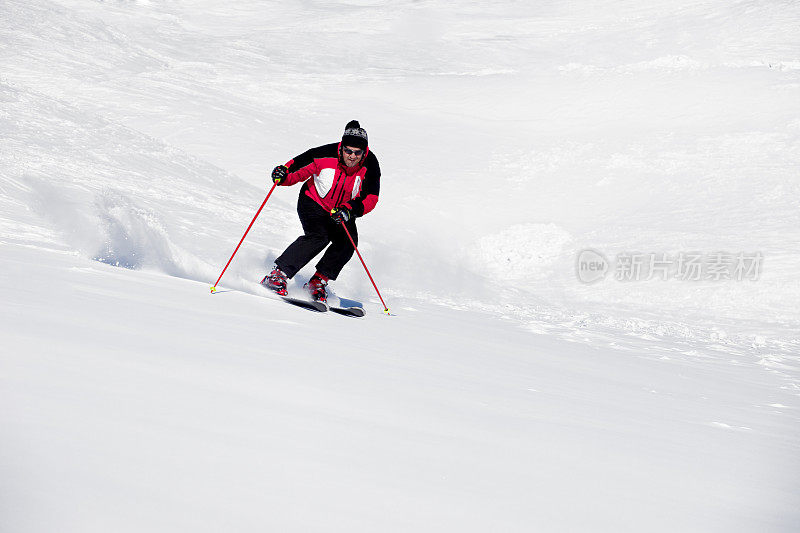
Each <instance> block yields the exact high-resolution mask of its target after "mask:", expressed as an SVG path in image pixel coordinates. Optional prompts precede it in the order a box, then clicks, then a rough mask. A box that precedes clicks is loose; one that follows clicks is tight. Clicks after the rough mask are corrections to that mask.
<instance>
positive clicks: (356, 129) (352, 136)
mask: <svg viewBox="0 0 800 533" xmlns="http://www.w3.org/2000/svg"><path fill="white" fill-rule="evenodd" d="M368 144H369V141H368V139H367V130H365V129H364V128H362V127H361V124H359V123H358V121H357V120H351V121H350V122H348V123H347V126H345V127H344V135H342V146H353V147H355V148H361V149H362V150H366V149H367V145H368Z"/></svg>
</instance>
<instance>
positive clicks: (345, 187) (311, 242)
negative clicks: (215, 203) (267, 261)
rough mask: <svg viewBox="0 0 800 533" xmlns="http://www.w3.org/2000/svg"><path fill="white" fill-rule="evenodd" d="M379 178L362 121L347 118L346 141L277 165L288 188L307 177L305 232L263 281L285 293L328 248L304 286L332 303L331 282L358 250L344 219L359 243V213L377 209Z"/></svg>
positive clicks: (275, 177)
mask: <svg viewBox="0 0 800 533" xmlns="http://www.w3.org/2000/svg"><path fill="white" fill-rule="evenodd" d="M380 178H381V170H380V166H379V165H378V158H377V157H375V154H373V153H372V152H371V151H370V150H369V143H368V139H367V132H366V130H364V128H362V127H361V125H360V124H359V123H358V121H357V120H351V121H350V122H348V123H347V126H345V129H344V134H343V135H342V140H341V142H338V143H332V144H326V145H323V146H318V147H316V148H311V149H310V150H308V151H306V152H304V153H302V154H300V155H298V156H297V157H295V158H294V159H292V160H290V161H289V162H288V163H286V164H285V165H278V166H277V167H275V168H274V169H273V170H272V181H273V182H274V183H275V184H277V185H280V186H284V187H287V186H291V185H295V184H297V183H300V182H304V183H303V186H302V188H301V189H300V196H299V198H298V200H297V214H298V215H299V216H300V223H301V224H302V225H303V232H304V234H303V235H301V236H300V237H298V238H297V240H295V241H294V242H293V243H292V244H290V245H289V247H288V248H286V250H284V252H283V253H282V254H281V255H280V256H279V257H278V258H277V259H275V266H274V268H273V270H272V272H270V273H269V274H267V275H266V276H264V279H263V280H261V284H262V285H264V286H265V287H267V288H268V289H271V290H273V291H274V292H276V293H277V294H279V295H281V296H286V295H287V294H288V292H287V289H286V286H287V280H288V279H291V278H293V277H294V275H295V274H297V272H298V271H299V270H300V269H301V268H303V267H304V266H305V265H306V264H307V263H308V262H309V261H311V259H313V258H314V257H315V256H316V255H317V254H319V253H320V252H321V251H322V250H324V249H325V248H326V247H327V248H328V249H327V250H326V251H325V253H324V254H323V256H322V258H321V259H320V261H319V262H318V263H317V265H316V269H317V271H316V272H315V273H314V275H313V276H312V277H311V279H310V280H309V281H308V283H307V284H306V285H305V287H306V288H307V289H308V291H309V292H310V294H311V297H312V298H313V299H314V300H315V301H318V302H322V303H325V304H326V305H327V300H328V295H327V290H326V286H327V284H328V282H329V281H332V280H335V279H336V277H337V276H338V275H339V272H341V270H342V268H343V267H344V265H345V264H347V262H348V261H349V260H350V258H351V257H352V256H353V252H354V248H353V244H351V243H350V240H349V239H348V237H347V233H346V232H345V230H344V228H343V227H342V224H344V225H345V226H347V229H348V230H349V231H350V235H351V236H352V237H353V241H354V242H355V244H356V245H357V244H358V231H357V229H356V218H358V217H362V216H364V215H366V214H367V213H369V212H370V211H372V210H373V209H374V208H375V204H376V203H377V202H378V192H379V190H380ZM329 245H330V246H329Z"/></svg>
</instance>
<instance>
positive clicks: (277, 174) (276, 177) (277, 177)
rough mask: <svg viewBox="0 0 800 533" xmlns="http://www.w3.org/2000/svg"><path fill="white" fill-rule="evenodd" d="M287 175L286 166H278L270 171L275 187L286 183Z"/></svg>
mask: <svg viewBox="0 0 800 533" xmlns="http://www.w3.org/2000/svg"><path fill="white" fill-rule="evenodd" d="M288 175H289V169H288V168H286V165H278V166H277V167H275V168H273V169H272V181H273V183H275V185H280V184H281V183H283V182H284V181H286V176H288Z"/></svg>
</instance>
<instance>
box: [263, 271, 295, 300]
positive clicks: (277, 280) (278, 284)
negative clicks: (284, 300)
mask: <svg viewBox="0 0 800 533" xmlns="http://www.w3.org/2000/svg"><path fill="white" fill-rule="evenodd" d="M287 279H288V278H287V277H286V274H284V273H283V271H282V270H281V269H280V268H278V267H277V266H276V267H275V268H273V269H272V272H270V273H269V274H267V275H266V276H264V279H262V280H261V285H263V286H264V287H266V288H268V289H269V290H271V291H272V292H274V293H275V294H277V295H278V296H286V295H288V294H289V291H288V290H287V289H286V280H287Z"/></svg>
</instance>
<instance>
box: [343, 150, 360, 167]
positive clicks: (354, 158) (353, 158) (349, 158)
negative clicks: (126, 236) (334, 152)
mask: <svg viewBox="0 0 800 533" xmlns="http://www.w3.org/2000/svg"><path fill="white" fill-rule="evenodd" d="M362 157H364V150H362V149H361V148H356V147H354V146H344V147H342V160H343V161H344V164H345V165H347V166H348V167H351V168H352V167H354V166H356V165H357V164H358V163H359V161H361V158H362Z"/></svg>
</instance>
